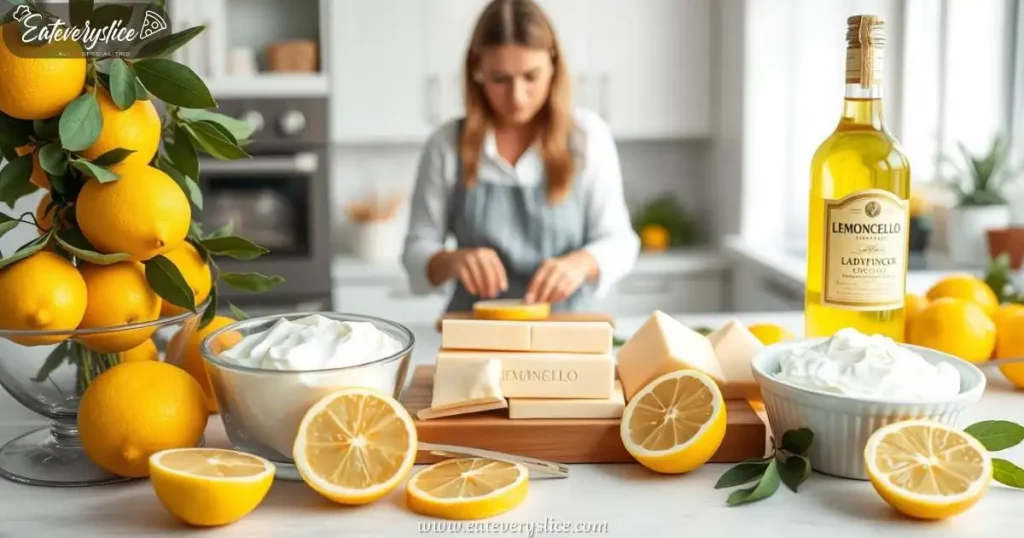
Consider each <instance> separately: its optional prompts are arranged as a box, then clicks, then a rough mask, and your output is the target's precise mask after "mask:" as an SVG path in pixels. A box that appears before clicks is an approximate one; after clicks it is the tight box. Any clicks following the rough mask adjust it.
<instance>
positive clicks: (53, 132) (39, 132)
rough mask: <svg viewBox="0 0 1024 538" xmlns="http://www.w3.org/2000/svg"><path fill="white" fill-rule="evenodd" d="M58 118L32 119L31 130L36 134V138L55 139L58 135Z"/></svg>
mask: <svg viewBox="0 0 1024 538" xmlns="http://www.w3.org/2000/svg"><path fill="white" fill-rule="evenodd" d="M59 125H60V118H59V117H58V118H54V119H51V120H33V121H32V131H33V132H34V133H35V134H36V139H37V140H56V139H57V137H58V136H60V134H59V131H58V130H57V129H58V126H59Z"/></svg>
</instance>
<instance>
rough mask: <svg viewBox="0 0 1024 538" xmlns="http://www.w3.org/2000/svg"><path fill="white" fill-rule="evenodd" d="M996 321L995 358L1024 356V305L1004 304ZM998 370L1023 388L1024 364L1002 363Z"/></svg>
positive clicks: (1011, 381)
mask: <svg viewBox="0 0 1024 538" xmlns="http://www.w3.org/2000/svg"><path fill="white" fill-rule="evenodd" d="M1000 314H1001V315H1000V316H998V317H997V321H996V333H997V334H996V351H995V354H994V356H995V358H997V359H1011V358H1016V357H1024V305H1019V304H1012V305H1009V304H1008V305H1004V306H1003V308H1002V309H1000ZM999 371H1000V372H1002V373H1003V375H1004V376H1006V379H1009V380H1010V383H1013V384H1014V385H1015V386H1017V387H1020V388H1024V364H1003V365H1001V366H1000V367H999Z"/></svg>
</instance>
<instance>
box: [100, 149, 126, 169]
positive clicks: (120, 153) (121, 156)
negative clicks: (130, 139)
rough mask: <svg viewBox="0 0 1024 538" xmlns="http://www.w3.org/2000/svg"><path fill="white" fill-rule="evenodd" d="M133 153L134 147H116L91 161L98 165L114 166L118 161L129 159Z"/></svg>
mask: <svg viewBox="0 0 1024 538" xmlns="http://www.w3.org/2000/svg"><path fill="white" fill-rule="evenodd" d="M132 153H135V150H134V149H127V148H114V149H112V150H110V151H108V152H106V153H104V154H103V155H100V156H99V157H96V158H95V159H93V160H92V161H91V162H92V164H95V165H96V166H104V167H106V166H113V165H115V164H117V163H119V162H121V161H123V160H125V159H127V158H128V156H129V155H131V154H132Z"/></svg>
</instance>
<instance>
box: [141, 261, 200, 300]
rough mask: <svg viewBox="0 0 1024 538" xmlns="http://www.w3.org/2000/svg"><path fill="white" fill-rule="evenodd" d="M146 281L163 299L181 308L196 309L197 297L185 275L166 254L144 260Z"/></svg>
mask: <svg viewBox="0 0 1024 538" xmlns="http://www.w3.org/2000/svg"><path fill="white" fill-rule="evenodd" d="M144 264H145V266H146V281H147V282H149V287H151V288H153V291H155V292H156V294H157V295H159V296H160V297H161V298H163V300H165V301H167V302H169V303H171V304H173V305H175V306H179V307H181V308H185V309H188V310H191V311H192V312H195V311H196V297H195V295H194V294H193V293H192V288H190V287H189V285H188V282H187V281H186V280H185V277H183V276H181V271H179V270H178V267H177V266H176V265H174V262H172V261H171V260H169V259H167V257H166V256H163V255H157V256H154V257H153V258H150V259H148V260H146V261H145V262H144Z"/></svg>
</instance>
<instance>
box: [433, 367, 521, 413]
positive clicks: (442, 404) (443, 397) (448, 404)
mask: <svg viewBox="0 0 1024 538" xmlns="http://www.w3.org/2000/svg"><path fill="white" fill-rule="evenodd" d="M507 406H508V402H507V401H506V400H505V397H504V395H503V394H502V392H501V361H499V360H497V359H492V358H487V357H478V358H472V359H468V360H463V361H449V362H446V363H444V364H438V365H437V367H436V368H435V369H434V391H433V393H432V394H431V401H430V407H429V408H427V409H421V410H420V411H419V412H418V413H417V414H416V416H417V417H419V418H420V419H421V420H429V419H432V418H440V417H448V416H453V415H462V414H467V413H477V412H480V411H490V410H492V409H503V408H505V407H507Z"/></svg>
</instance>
